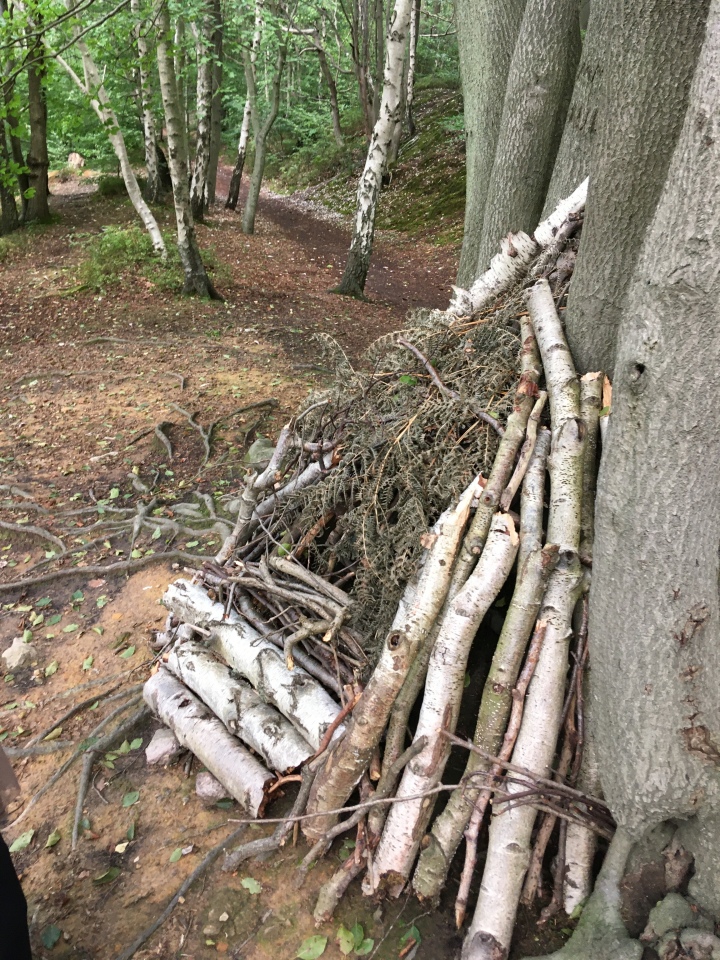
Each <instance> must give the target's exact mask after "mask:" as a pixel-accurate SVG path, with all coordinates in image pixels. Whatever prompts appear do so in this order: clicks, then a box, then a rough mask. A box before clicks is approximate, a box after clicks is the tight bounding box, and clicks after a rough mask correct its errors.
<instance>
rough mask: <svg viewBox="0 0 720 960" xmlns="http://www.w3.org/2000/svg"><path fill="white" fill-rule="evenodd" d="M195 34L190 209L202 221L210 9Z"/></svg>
mask: <svg viewBox="0 0 720 960" xmlns="http://www.w3.org/2000/svg"><path fill="white" fill-rule="evenodd" d="M194 33H195V49H196V52H197V86H196V95H195V100H196V106H195V109H196V113H197V143H196V147H195V166H194V168H193V175H192V182H191V184H190V208H191V210H192V214H193V217H194V219H195V220H198V221H202V219H203V216H204V213H205V186H206V183H207V176H208V169H209V166H210V111H211V107H212V78H213V57H212V48H213V22H212V11H211V10H210V9H208V7H207V6H206V7H205V9H204V10H203V11H202V15H201V17H200V23H199V26H198V27H197V29H196V30H194Z"/></svg>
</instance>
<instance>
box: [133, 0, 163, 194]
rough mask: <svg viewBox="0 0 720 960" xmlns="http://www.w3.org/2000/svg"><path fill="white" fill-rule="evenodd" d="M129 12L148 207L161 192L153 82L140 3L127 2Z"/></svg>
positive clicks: (137, 0)
mask: <svg viewBox="0 0 720 960" xmlns="http://www.w3.org/2000/svg"><path fill="white" fill-rule="evenodd" d="M130 9H131V11H132V13H133V16H134V18H135V42H136V43H137V50H138V75H139V81H140V82H139V93H140V105H141V108H142V120H143V140H144V143H145V178H146V179H145V189H144V191H143V196H144V198H145V200H146V201H147V202H148V203H157V202H158V200H159V199H160V194H161V192H162V185H161V183H160V171H159V169H158V154H157V130H156V129H155V117H154V115H153V110H152V81H151V73H150V64H151V60H150V51H149V49H148V43H147V39H146V37H145V30H146V29H147V24H146V22H145V21H144V20H143V19H141V16H140V0H130Z"/></svg>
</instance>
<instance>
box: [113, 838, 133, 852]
mask: <svg viewBox="0 0 720 960" xmlns="http://www.w3.org/2000/svg"><path fill="white" fill-rule="evenodd" d="M129 842H130V841H129V840H125V841H124V842H123V843H118V844H116V846H115V853H125V851H126V850H127V848H128V843H129Z"/></svg>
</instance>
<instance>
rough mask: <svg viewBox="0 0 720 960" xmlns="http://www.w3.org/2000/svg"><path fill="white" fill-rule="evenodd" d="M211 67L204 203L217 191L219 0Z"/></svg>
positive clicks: (215, 6) (217, 0)
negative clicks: (208, 154)
mask: <svg viewBox="0 0 720 960" xmlns="http://www.w3.org/2000/svg"><path fill="white" fill-rule="evenodd" d="M213 23H214V28H213V67H212V99H211V101H210V156H209V160H208V171H207V180H206V181H205V205H206V206H208V207H209V206H210V205H211V204H213V203H215V197H216V193H217V171H218V163H219V161H220V151H221V150H222V119H223V110H222V97H221V94H220V91H221V88H222V78H223V21H222V9H221V7H220V0H213Z"/></svg>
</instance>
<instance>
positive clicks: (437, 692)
mask: <svg viewBox="0 0 720 960" xmlns="http://www.w3.org/2000/svg"><path fill="white" fill-rule="evenodd" d="M518 542H519V541H518V536H517V533H516V532H515V524H514V522H513V520H512V518H511V517H510V516H509V514H505V513H500V514H497V515H496V517H495V519H494V520H493V522H492V526H491V528H490V534H489V536H488V539H487V543H486V545H485V549H484V550H483V553H482V556H481V557H480V560H479V562H478V565H477V567H476V568H475V570H474V571H473V573H472V575H471V577H470V578H469V580H468V582H467V583H466V584H465V586H464V587H463V589H462V590H461V591H460V592H459V593H458V595H457V597H456V598H455V599H454V600H453V602H452V603H451V604H450V606H449V608H448V611H447V613H446V615H445V618H444V619H443V622H442V626H441V627H440V631H439V633H438V638H437V640H436V641H435V647H434V648H433V651H432V654H431V657H430V663H429V665H428V673H427V680H426V682H425V695H424V697H423V703H422V709H421V711H420V717H419V719H418V725H417V730H416V732H415V737H416V738H419V737H426V738H427V741H428V745H427V747H426V748H425V749H424V750H423V751H422V752H421V753H420V754H419V755H418V756H417V757H416V758H415V759H414V760H412V761H411V762H410V763H409V764H408V766H407V767H406V768H405V772H404V774H403V777H402V780H401V781H400V786H399V787H398V791H397V795H396V796H397V798H398V799H399V800H402V799H403V798H406V799H405V800H404V801H403V802H402V803H398V804H395V805H394V806H393V808H392V810H391V811H390V813H389V814H388V818H387V822H386V824H385V829H384V831H383V835H382V838H381V840H380V844H379V846H378V849H377V852H376V855H375V858H374V862H373V864H372V867H370V868H369V869H368V874H367V878H366V881H365V883H364V884H363V889H364V891H365V892H366V893H374V892H375V891H376V890H377V889H378V887H379V886H380V885H381V884H383V885H385V884H387V888H388V892H389V893H390V894H391V895H392V896H399V895H400V893H401V892H402V889H403V887H404V886H405V883H406V881H407V879H408V877H409V876H410V871H411V870H412V866H413V863H414V861H415V857H416V855H417V852H418V849H419V846H420V841H421V840H422V838H423V835H424V833H425V829H426V827H427V824H428V822H429V820H430V816H431V815H432V810H433V806H434V803H433V798H431V797H429V796H426V797H424V798H423V797H422V794H426V793H427V792H428V791H429V790H431V789H432V788H433V787H435V786H436V785H437V784H438V783H439V782H440V779H441V777H442V774H443V771H444V769H445V764H446V763H447V759H448V757H449V755H450V744H449V741H448V740H447V739H446V738H444V737H443V736H442V734H443V732H444V731H449V732H450V733H453V732H454V730H455V725H456V723H457V718H458V714H459V713H460V701H461V699H462V692H463V688H464V680H465V667H466V665H467V658H468V656H469V654H470V648H471V646H472V642H473V640H474V639H475V635H476V633H477V631H478V627H479V626H480V623H481V621H482V619H483V617H484V616H485V614H486V613H487V611H488V610H489V609H490V607H491V605H492V604H493V603H494V602H495V599H496V597H497V595H498V593H499V592H500V590H501V589H502V587H503V584H504V583H505V581H506V580H507V578H508V575H509V573H510V571H511V569H512V567H513V564H514V562H515V556H516V554H517V549H518ZM411 797H415V798H417V799H409V798H411Z"/></svg>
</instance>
